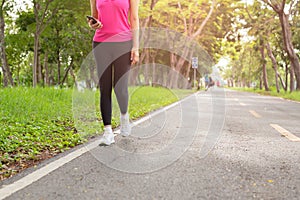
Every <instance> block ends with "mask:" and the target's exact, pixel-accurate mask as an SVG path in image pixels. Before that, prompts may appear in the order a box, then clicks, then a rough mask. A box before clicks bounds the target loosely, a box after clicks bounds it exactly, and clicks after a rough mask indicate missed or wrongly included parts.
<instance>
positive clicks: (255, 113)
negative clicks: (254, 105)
mask: <svg viewBox="0 0 300 200" xmlns="http://www.w3.org/2000/svg"><path fill="white" fill-rule="evenodd" d="M249 112H250V113H251V114H252V115H253V116H254V117H256V118H261V115H260V114H258V113H257V112H255V111H254V110H249Z"/></svg>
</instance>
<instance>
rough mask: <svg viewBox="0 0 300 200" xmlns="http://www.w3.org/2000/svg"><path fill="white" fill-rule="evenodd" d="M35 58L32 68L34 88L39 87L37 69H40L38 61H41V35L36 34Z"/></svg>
mask: <svg viewBox="0 0 300 200" xmlns="http://www.w3.org/2000/svg"><path fill="white" fill-rule="evenodd" d="M33 51H34V58H33V66H32V86H33V87H36V85H37V69H38V60H39V58H38V57H39V52H38V51H39V33H35V34H34V49H33Z"/></svg>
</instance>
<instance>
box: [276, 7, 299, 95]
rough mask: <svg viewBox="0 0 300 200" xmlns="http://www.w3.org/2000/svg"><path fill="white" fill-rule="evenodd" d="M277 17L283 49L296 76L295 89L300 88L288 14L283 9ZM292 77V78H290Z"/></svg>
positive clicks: (297, 63)
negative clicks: (281, 34)
mask: <svg viewBox="0 0 300 200" xmlns="http://www.w3.org/2000/svg"><path fill="white" fill-rule="evenodd" d="M278 14H279V19H280V23H281V27H282V33H283V41H284V46H285V50H286V52H287V54H288V57H289V60H290V62H291V68H293V69H291V72H293V74H294V75H295V76H296V81H297V85H296V89H297V90H300V64H299V59H298V56H297V54H296V53H295V50H294V46H293V43H292V32H291V28H290V24H289V21H288V18H289V15H286V14H285V13H284V11H282V12H279V13H278ZM290 75H291V81H293V85H292V86H291V88H290V89H291V91H293V90H294V77H292V76H293V75H292V74H290ZM292 79H293V80H292Z"/></svg>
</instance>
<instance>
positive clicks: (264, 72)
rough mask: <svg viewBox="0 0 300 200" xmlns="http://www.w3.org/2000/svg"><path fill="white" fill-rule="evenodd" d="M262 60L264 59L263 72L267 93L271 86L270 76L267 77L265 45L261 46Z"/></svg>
mask: <svg viewBox="0 0 300 200" xmlns="http://www.w3.org/2000/svg"><path fill="white" fill-rule="evenodd" d="M260 53H261V59H262V72H263V74H262V75H263V76H262V78H263V83H264V87H265V90H266V91H269V90H270V89H269V84H268V76H267V67H266V56H265V48H264V45H263V44H261V47H260Z"/></svg>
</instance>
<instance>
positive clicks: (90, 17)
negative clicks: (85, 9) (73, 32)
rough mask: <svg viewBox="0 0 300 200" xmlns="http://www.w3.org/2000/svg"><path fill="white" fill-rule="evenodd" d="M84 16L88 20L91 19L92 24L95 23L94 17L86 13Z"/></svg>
mask: <svg viewBox="0 0 300 200" xmlns="http://www.w3.org/2000/svg"><path fill="white" fill-rule="evenodd" d="M86 17H87V18H88V20H92V24H96V23H97V20H96V19H95V18H94V17H92V16H89V15H87V16H86Z"/></svg>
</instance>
